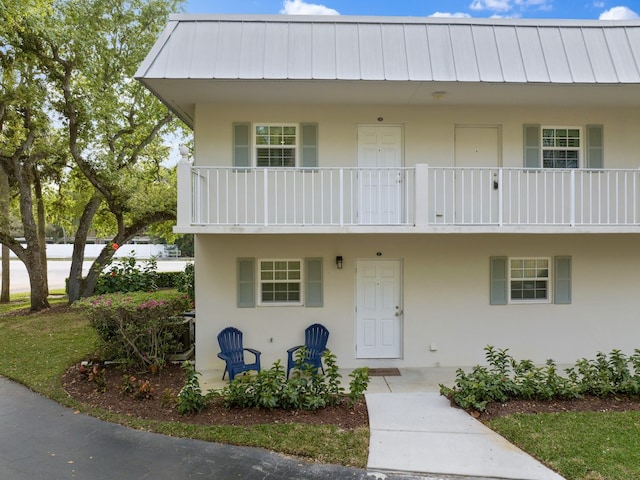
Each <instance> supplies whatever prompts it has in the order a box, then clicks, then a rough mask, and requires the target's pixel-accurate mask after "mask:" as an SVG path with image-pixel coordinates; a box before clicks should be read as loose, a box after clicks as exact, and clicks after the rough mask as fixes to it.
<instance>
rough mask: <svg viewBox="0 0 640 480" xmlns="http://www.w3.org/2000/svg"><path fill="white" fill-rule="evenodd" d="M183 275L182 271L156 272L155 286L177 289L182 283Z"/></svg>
mask: <svg viewBox="0 0 640 480" xmlns="http://www.w3.org/2000/svg"><path fill="white" fill-rule="evenodd" d="M183 275H184V273H183V272H158V274H157V277H156V282H157V286H158V288H176V289H177V288H178V287H180V285H181V284H182V277H183ZM185 293H186V292H185Z"/></svg>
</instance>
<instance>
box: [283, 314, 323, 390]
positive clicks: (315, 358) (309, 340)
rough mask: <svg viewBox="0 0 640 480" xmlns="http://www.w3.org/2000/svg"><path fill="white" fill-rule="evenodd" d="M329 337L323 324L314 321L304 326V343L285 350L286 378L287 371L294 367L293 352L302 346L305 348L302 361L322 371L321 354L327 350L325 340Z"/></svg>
mask: <svg viewBox="0 0 640 480" xmlns="http://www.w3.org/2000/svg"><path fill="white" fill-rule="evenodd" d="M328 339H329V330H327V327H325V326H324V325H320V324H319V323H314V324H313V325H310V326H308V327H307V328H306V330H305V331H304V345H298V346H296V347H293V348H290V349H289V350H287V356H288V359H287V378H289V372H290V371H291V369H292V368H295V366H296V361H295V357H294V355H295V353H296V351H297V350H299V349H300V348H302V347H305V348H306V351H307V353H306V355H305V358H304V363H306V364H308V365H311V366H312V367H315V369H316V370H317V369H321V370H322V373H324V367H323V366H322V354H323V353H324V352H325V351H326V350H327V340H328Z"/></svg>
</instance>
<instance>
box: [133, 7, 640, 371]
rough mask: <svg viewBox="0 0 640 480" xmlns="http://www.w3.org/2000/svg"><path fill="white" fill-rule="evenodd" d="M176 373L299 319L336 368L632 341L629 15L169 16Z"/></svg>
mask: <svg viewBox="0 0 640 480" xmlns="http://www.w3.org/2000/svg"><path fill="white" fill-rule="evenodd" d="M136 76H137V78H138V79H139V80H140V81H142V82H143V83H144V85H146V86H147V87H148V88H149V89H150V90H151V91H152V92H153V93H154V94H155V95H157V96H158V97H159V98H160V99H161V100H162V101H163V102H164V103H165V104H166V105H167V106H168V107H169V108H170V109H171V110H173V111H174V112H175V113H176V114H177V115H178V116H179V117H180V118H181V119H182V120H183V121H184V122H186V123H187V124H188V125H189V126H190V127H192V128H193V130H194V134H195V153H194V158H193V160H192V163H190V162H188V161H186V159H185V160H183V161H182V162H181V163H180V164H179V166H178V221H177V225H176V227H175V231H176V232H179V233H193V234H195V245H196V254H195V255H196V257H195V264H196V312H197V339H196V368H197V369H198V370H199V371H200V372H202V373H203V375H205V376H206V375H207V374H209V373H211V372H212V371H213V370H222V369H223V368H224V365H223V363H222V362H221V361H220V360H218V359H217V357H216V354H217V353H218V351H219V348H218V345H217V340H216V335H217V333H218V332H219V331H220V330H222V329H223V328H224V327H226V326H236V327H238V328H239V329H241V330H242V331H243V332H244V336H245V346H250V347H253V348H257V349H258V350H261V351H262V355H263V367H268V366H269V365H270V364H271V363H272V362H273V361H275V360H276V359H278V358H280V359H286V350H287V348H289V347H291V346H294V345H297V344H300V343H302V339H303V331H304V329H305V327H307V326H308V325H310V324H312V323H315V322H319V323H322V324H324V325H325V326H327V327H328V328H329V330H330V331H331V336H330V339H329V348H330V349H331V350H332V351H333V352H334V353H335V354H336V355H337V357H338V364H339V365H340V366H341V367H356V366H362V365H368V366H372V367H375V366H378V367H382V366H385V367H420V366H438V365H440V366H469V365H473V364H476V363H479V362H482V361H483V358H484V352H483V347H485V346H486V345H488V344H490V345H494V346H496V347H499V348H509V349H510V353H512V354H513V355H514V356H516V357H519V358H529V359H532V360H534V361H536V362H540V363H542V362H544V361H545V360H546V359H547V358H553V359H554V360H556V361H557V362H559V363H565V362H574V361H575V360H576V359H577V358H580V357H583V356H584V357H589V358H593V357H594V355H595V353H596V352H598V351H606V352H608V351H610V350H611V349H614V348H617V349H621V350H622V351H624V352H626V353H633V350H634V349H635V348H637V347H640V321H639V316H640V170H639V167H640V22H638V21H624V22H622V21H621V22H607V21H561V20H551V21H549V20H540V21H538V20H536V21H533V20H513V19H509V20H504V19H451V18H448V19H439V18H392V17H385V18H379V17H337V16H332V17H305V16H301V17H298V16H295V17H293V16H283V15H279V16H249V15H241V16H240V15H236V16H228V15H175V16H173V17H171V19H170V22H169V24H168V26H167V28H166V30H165V31H164V33H163V34H162V36H161V37H160V38H159V40H158V41H157V43H156V45H155V46H154V47H153V49H152V51H151V52H150V53H149V55H148V57H147V59H146V60H145V61H144V63H143V64H142V65H141V66H140V68H139V70H138V72H137V75H136Z"/></svg>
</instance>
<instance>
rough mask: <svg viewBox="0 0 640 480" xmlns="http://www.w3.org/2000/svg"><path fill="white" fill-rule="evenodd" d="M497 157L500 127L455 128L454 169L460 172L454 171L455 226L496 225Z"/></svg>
mask: <svg viewBox="0 0 640 480" xmlns="http://www.w3.org/2000/svg"><path fill="white" fill-rule="evenodd" d="M500 157H501V155H500V127H499V126H494V125H488V126H484V125H482V126H467V125H456V129H455V166H456V167H461V168H462V169H461V170H457V171H456V196H455V203H456V205H455V220H456V223H458V224H487V223H497V222H498V192H499V185H498V169H497V167H499V166H500V162H501V158H500ZM489 167H496V168H494V169H490V170H487V168H489ZM480 168H483V169H484V170H480Z"/></svg>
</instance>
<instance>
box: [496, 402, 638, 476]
mask: <svg viewBox="0 0 640 480" xmlns="http://www.w3.org/2000/svg"><path fill="white" fill-rule="evenodd" d="M488 426H489V427H490V428H491V429H493V430H495V431H496V432H498V433H500V434H501V435H502V436H504V437H505V438H506V439H507V440H509V441H510V442H512V443H514V444H515V445H517V446H518V447H520V448H521V449H522V450H524V451H526V452H528V453H529V454H531V455H533V456H534V457H536V458H538V459H539V460H540V461H541V462H543V463H544V464H546V465H548V466H550V467H551V468H553V469H554V470H556V471H557V472H558V473H560V475H562V476H563V477H565V478H566V479H567V480H604V479H606V480H629V479H631V478H640V435H639V434H638V432H640V412H637V411H632V412H572V413H545V414H535V415H533V414H518V415H511V416H509V417H504V418H497V419H494V420H491V421H490V422H488Z"/></svg>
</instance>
